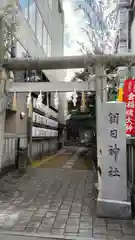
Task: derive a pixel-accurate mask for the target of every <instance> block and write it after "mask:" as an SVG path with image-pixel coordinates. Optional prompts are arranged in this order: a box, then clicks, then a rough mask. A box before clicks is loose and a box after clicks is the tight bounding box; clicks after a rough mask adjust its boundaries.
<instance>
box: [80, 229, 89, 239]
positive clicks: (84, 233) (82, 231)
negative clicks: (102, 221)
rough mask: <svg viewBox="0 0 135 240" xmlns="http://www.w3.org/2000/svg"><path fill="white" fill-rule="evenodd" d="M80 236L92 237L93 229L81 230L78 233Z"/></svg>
mask: <svg viewBox="0 0 135 240" xmlns="http://www.w3.org/2000/svg"><path fill="white" fill-rule="evenodd" d="M78 236H79V237H87V238H91V237H92V229H91V230H86V229H83V230H80V231H79V233H78Z"/></svg>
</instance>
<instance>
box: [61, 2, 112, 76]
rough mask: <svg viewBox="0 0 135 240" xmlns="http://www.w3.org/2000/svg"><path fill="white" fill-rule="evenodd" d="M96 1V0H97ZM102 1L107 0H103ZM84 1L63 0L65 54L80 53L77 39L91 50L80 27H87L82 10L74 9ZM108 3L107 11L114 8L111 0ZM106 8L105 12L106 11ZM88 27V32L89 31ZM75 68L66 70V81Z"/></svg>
mask: <svg viewBox="0 0 135 240" xmlns="http://www.w3.org/2000/svg"><path fill="white" fill-rule="evenodd" d="M97 1H98V0H97ZM103 1H104V2H105V1H106V2H107V0H103ZM81 2H84V0H64V6H63V8H64V15H65V46H64V54H65V55H66V56H72V55H80V54H82V51H80V46H79V44H77V41H79V42H82V43H84V44H85V46H86V47H87V48H88V49H89V50H90V51H91V50H92V48H91V45H90V42H89V40H88V37H87V36H86V34H85V33H84V32H83V31H82V30H81V29H82V28H84V29H87V22H86V18H85V14H84V12H83V11H75V9H77V7H78V5H79V3H81ZM108 2H109V3H110V5H109V8H108V9H109V11H110V10H111V9H114V4H113V0H111V2H110V1H109V0H108ZM108 9H107V10H106V13H107V12H108ZM90 31H91V30H90V28H89V33H90ZM76 71H78V69H75V70H67V77H66V81H69V80H71V79H72V77H73V76H74V72H76Z"/></svg>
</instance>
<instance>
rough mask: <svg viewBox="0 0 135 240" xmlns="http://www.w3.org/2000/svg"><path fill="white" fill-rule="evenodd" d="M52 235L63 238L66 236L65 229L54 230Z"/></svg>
mask: <svg viewBox="0 0 135 240" xmlns="http://www.w3.org/2000/svg"><path fill="white" fill-rule="evenodd" d="M51 233H52V234H54V235H58V236H62V235H63V234H64V229H63V228H62V229H55V228H53V229H52V231H51Z"/></svg>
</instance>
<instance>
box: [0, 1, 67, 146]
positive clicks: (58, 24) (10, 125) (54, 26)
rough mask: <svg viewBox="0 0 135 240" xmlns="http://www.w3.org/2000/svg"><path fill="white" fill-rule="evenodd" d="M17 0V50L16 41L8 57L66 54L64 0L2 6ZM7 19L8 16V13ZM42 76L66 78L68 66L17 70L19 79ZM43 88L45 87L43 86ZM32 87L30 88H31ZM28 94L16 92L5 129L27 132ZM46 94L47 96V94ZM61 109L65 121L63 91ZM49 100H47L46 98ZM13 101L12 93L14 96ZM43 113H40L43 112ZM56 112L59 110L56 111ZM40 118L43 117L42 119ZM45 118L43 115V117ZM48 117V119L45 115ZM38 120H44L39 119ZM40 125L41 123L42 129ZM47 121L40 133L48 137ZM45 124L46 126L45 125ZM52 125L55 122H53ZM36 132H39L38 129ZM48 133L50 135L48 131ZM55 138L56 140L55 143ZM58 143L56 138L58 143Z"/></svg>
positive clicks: (51, 79)
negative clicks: (37, 70)
mask: <svg viewBox="0 0 135 240" xmlns="http://www.w3.org/2000/svg"><path fill="white" fill-rule="evenodd" d="M11 2H16V4H17V5H18V13H17V16H16V22H17V31H16V34H15V39H16V41H15V42H16V44H15V51H13V50H14V48H13V45H12V44H11V47H10V48H9V49H8V51H7V53H6V56H5V57H6V58H7V57H11V55H12V57H17V58H24V57H31V58H33V59H34V58H46V57H50V56H63V54H64V13H63V9H62V7H63V0H17V1H16V0H12V1H10V0H6V1H5V3H0V8H2V7H3V5H4V4H5V5H6V4H7V5H8V4H10V3H11ZM5 20H6V17H5ZM6 24H7V29H8V27H9V29H10V27H11V24H10V21H6ZM35 76H38V77H39V78H40V80H42V81H50V82H51V81H53V82H56V90H57V81H64V78H65V71H64V70H57V71H55V70H53V71H49V70H45V71H43V72H35V71H33V72H29V71H27V69H25V70H24V72H17V73H16V81H21V82H23V81H28V80H30V79H32V77H33V78H34V80H35V79H37V78H35ZM41 90H42V89H41ZM28 91H29V89H28ZM48 95H49V105H50V106H51V107H54V93H49V94H48ZM26 98H27V94H23V93H22V94H16V103H17V107H16V110H14V111H11V108H10V111H9V110H7V114H6V124H5V132H7V133H13V134H17V135H19V136H20V135H25V134H27V117H24V119H21V118H20V114H21V112H24V113H26V115H27V106H26ZM45 98H46V96H45ZM59 99H60V111H59V115H58V119H57V120H58V121H59V122H60V123H62V124H63V123H64V106H65V95H64V94H62V93H61V94H60V98H59ZM44 100H45V103H46V102H47V100H46V99H44ZM11 101H12V97H11ZM39 115H40V113H39ZM54 115H55V114H54ZM38 120H39V119H38ZM40 120H41V121H42V120H43V119H42V118H40ZM44 121H46V120H45V119H44ZM38 124H40V123H39V122H38ZM39 127H40V126H37V128H38V129H39ZM42 128H43V123H42V127H41V131H37V132H40V136H38V137H41V136H43V137H44V134H46V133H45V132H47V134H48V130H46V131H43V132H42ZM44 128H45V127H44ZM50 129H51V126H50ZM53 130H54V129H53V128H52V133H51V132H50V131H49V134H50V136H51V135H52V136H53V137H54V136H55V138H56V135H57V134H53ZM34 136H35V133H34ZM46 136H47V135H46ZM53 142H54V141H53V139H52V144H53ZM35 146H37V149H38V151H40V150H39V148H40V147H39V146H40V143H39V142H37V143H36V142H34V148H35ZM55 147H56V141H55V146H54V148H55Z"/></svg>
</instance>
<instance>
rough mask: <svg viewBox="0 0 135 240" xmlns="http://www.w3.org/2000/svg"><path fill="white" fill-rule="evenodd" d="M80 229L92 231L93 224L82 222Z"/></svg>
mask: <svg viewBox="0 0 135 240" xmlns="http://www.w3.org/2000/svg"><path fill="white" fill-rule="evenodd" d="M80 229H92V223H88V222H80Z"/></svg>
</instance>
